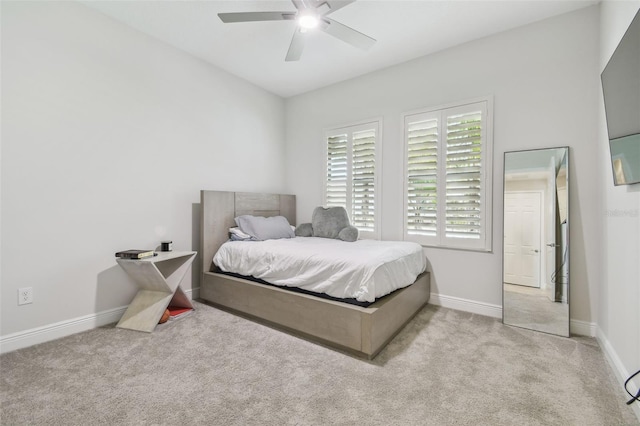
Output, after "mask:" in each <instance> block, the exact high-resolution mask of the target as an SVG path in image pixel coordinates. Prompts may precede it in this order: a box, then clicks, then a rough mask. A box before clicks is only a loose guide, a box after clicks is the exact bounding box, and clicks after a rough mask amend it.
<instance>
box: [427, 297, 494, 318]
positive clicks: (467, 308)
mask: <svg viewBox="0 0 640 426" xmlns="http://www.w3.org/2000/svg"><path fill="white" fill-rule="evenodd" d="M429 303H431V304H432V305H437V306H442V307H443V308H451V309H455V310H458V311H464V312H471V313H473V314H478V315H484V316H487V317H493V318H502V306H499V305H491V304H489V303H484V302H478V301H475V300H469V299H462V298H460V297H453V296H446V295H444V294H438V293H431V297H430V298H429Z"/></svg>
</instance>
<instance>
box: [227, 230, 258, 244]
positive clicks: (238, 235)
mask: <svg viewBox="0 0 640 426" xmlns="http://www.w3.org/2000/svg"><path fill="white" fill-rule="evenodd" d="M229 237H230V238H231V239H232V240H234V241H247V240H255V239H254V238H253V237H252V236H251V235H249V234H246V233H244V232H242V230H241V229H240V228H238V227H235V228H229Z"/></svg>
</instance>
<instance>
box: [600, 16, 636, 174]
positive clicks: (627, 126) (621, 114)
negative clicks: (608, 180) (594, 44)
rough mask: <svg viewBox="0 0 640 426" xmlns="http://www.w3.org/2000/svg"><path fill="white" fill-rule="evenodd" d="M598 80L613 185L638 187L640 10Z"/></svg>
mask: <svg viewBox="0 0 640 426" xmlns="http://www.w3.org/2000/svg"><path fill="white" fill-rule="evenodd" d="M600 77H601V80H602V90H603V95H604V108H605V113H606V117H607V131H608V133H609V147H610V149H611V168H612V170H613V183H614V184H615V185H631V184H634V183H640V10H638V12H637V13H636V16H635V17H634V18H633V21H631V25H629V28H628V29H627V31H626V32H625V34H624V36H623V37H622V40H620V43H619V44H618V47H617V48H616V50H615V52H614V53H613V55H612V56H611V59H609V63H607V66H606V67H605V69H604V71H602V75H601V76H600Z"/></svg>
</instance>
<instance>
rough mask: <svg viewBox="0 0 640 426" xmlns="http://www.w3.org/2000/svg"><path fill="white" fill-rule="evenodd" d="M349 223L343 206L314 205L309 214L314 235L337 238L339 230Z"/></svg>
mask: <svg viewBox="0 0 640 426" xmlns="http://www.w3.org/2000/svg"><path fill="white" fill-rule="evenodd" d="M350 225H351V224H350V223H349V215H348V214H347V211H346V210H345V208H344V207H329V208H324V207H316V208H315V210H314V211H313V215H312V216H311V226H312V227H313V236H314V237H323V238H334V239H337V238H339V234H340V231H342V229H343V228H346V227H347V226H350Z"/></svg>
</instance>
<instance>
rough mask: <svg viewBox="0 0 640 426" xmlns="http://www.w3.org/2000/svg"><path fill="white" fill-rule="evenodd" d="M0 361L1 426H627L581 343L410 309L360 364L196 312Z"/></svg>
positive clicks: (591, 353)
mask: <svg viewBox="0 0 640 426" xmlns="http://www.w3.org/2000/svg"><path fill="white" fill-rule="evenodd" d="M196 307H197V310H196V311H195V312H194V313H193V314H191V315H189V316H187V317H185V318H182V319H180V320H178V321H173V322H170V323H168V324H165V325H163V326H161V327H159V328H158V329H157V330H156V331H155V332H154V333H152V334H146V333H140V332H134V331H128V330H120V329H115V328H114V327H113V326H109V327H102V328H99V329H96V330H91V331H88V332H85V333H80V334H77V335H74V336H69V337H66V338H63V339H60V340H57V341H54V342H49V343H45V344H42V345H38V346H34V347H31V348H26V349H22V350H19V351H15V352H11V353H8V354H5V355H3V356H2V357H0V368H1V377H2V380H1V389H0V402H1V409H2V412H1V415H2V417H1V419H0V423H1V424H2V425H122V424H124V425H136V424H141V425H177V424H182V425H332V424H337V425H355V424H357V425H454V424H459V425H638V424H639V423H638V420H637V418H636V417H635V416H634V414H633V412H632V411H631V409H630V408H629V407H628V406H626V405H624V402H625V401H626V399H625V397H626V394H625V393H624V391H623V390H622V389H621V388H620V386H619V385H618V384H617V383H615V381H614V379H613V376H612V374H613V373H612V372H611V370H610V368H609V366H608V365H607V364H606V362H605V361H604V358H603V355H602V352H601V350H600V348H599V346H598V344H597V343H596V341H595V340H593V339H590V338H570V339H567V338H562V337H555V336H550V335H547V334H543V333H535V332H531V331H528V330H523V329H519V328H512V327H508V326H505V325H503V324H502V323H501V322H500V321H499V320H496V319H493V318H487V317H482V316H478V315H473V314H469V313H464V312H458V311H453V310H450V309H444V308H437V307H433V306H429V307H427V308H426V309H424V310H423V311H422V312H421V313H420V314H419V315H418V316H417V317H416V318H415V319H414V320H413V321H412V322H411V323H410V324H409V325H408V326H407V327H406V328H405V329H404V330H403V331H402V332H401V334H399V335H398V336H397V337H396V338H395V339H394V340H393V341H392V342H391V343H390V344H389V346H387V348H386V349H385V350H384V351H383V352H382V353H381V354H380V355H379V356H378V357H377V358H376V359H374V360H373V361H371V362H368V361H362V360H359V359H355V358H352V357H350V356H347V355H344V354H342V353H339V352H336V351H333V350H330V349H327V348H324V347H322V346H318V345H315V344H312V343H309V342H307V341H304V340H300V339H298V338H295V337H292V336H289V335H287V334H285V333H281V332H279V331H276V330H273V329H271V328H268V327H264V326H261V325H259V324H256V323H253V322H251V321H248V320H245V319H242V318H239V317H236V316H233V315H231V314H228V313H225V312H222V311H219V310H217V309H214V308H212V307H210V306H207V305H203V304H200V303H198V304H196Z"/></svg>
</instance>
